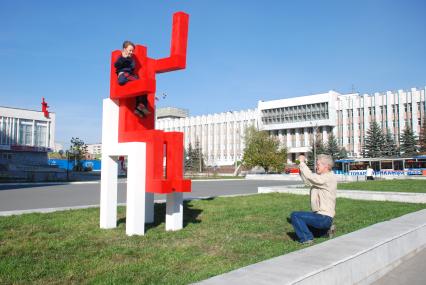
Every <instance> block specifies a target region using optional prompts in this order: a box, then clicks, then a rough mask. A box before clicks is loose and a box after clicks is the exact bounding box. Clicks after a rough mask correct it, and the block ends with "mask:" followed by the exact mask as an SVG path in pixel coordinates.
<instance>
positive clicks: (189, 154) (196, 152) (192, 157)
mask: <svg viewBox="0 0 426 285" xmlns="http://www.w3.org/2000/svg"><path fill="white" fill-rule="evenodd" d="M184 156H185V170H186V171H192V172H197V171H200V170H201V171H203V169H204V168H205V164H204V158H203V154H202V150H201V147H200V143H199V142H198V140H197V141H196V142H195V147H192V144H191V143H189V145H188V150H185V153H184ZM200 160H201V161H200ZM200 166H201V169H200Z"/></svg>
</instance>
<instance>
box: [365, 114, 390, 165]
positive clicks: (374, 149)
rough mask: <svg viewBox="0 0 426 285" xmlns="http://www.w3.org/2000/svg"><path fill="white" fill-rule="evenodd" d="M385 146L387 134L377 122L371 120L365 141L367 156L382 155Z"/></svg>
mask: <svg viewBox="0 0 426 285" xmlns="http://www.w3.org/2000/svg"><path fill="white" fill-rule="evenodd" d="M384 146H385V136H384V135H383V132H382V129H381V128H380V126H379V124H378V123H377V122H371V123H370V128H369V129H368V130H367V135H366V136H365V142H364V154H365V156H366V157H381V156H383V153H382V152H383V149H384Z"/></svg>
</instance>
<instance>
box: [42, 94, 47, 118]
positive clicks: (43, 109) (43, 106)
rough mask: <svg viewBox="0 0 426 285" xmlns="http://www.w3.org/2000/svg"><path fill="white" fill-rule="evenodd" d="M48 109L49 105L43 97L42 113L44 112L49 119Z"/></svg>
mask: <svg viewBox="0 0 426 285" xmlns="http://www.w3.org/2000/svg"><path fill="white" fill-rule="evenodd" d="M47 108H49V105H47V102H46V101H44V97H43V98H42V101H41V111H42V112H43V115H44V117H45V118H49V110H48V109H47Z"/></svg>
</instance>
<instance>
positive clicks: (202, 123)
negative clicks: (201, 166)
mask: <svg viewBox="0 0 426 285" xmlns="http://www.w3.org/2000/svg"><path fill="white" fill-rule="evenodd" d="M257 121H258V114H257V111H256V110H245V111H232V112H226V113H220V114H213V115H203V116H194V117H188V118H181V119H170V118H166V119H158V120H157V121H156V128H157V129H160V130H164V131H179V132H183V133H184V134H185V136H184V137H185V148H188V146H189V144H191V145H192V147H195V146H196V145H197V144H199V146H200V147H201V151H202V153H203V155H204V161H205V162H206V164H207V165H211V166H214V165H232V164H235V163H236V161H238V160H241V159H242V154H243V151H244V147H245V144H244V138H243V137H244V130H245V129H246V128H247V127H248V126H251V125H255V126H257Z"/></svg>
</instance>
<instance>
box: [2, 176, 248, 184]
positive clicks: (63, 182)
mask: <svg viewBox="0 0 426 285" xmlns="http://www.w3.org/2000/svg"><path fill="white" fill-rule="evenodd" d="M198 181H200V182H206V181H208V182H209V181H244V179H242V178H235V179H194V180H192V182H198ZM100 183H101V181H100V180H93V181H72V182H66V181H58V182H17V183H0V186H31V185H78V184H100ZM118 183H127V179H119V180H118Z"/></svg>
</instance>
